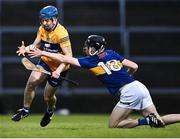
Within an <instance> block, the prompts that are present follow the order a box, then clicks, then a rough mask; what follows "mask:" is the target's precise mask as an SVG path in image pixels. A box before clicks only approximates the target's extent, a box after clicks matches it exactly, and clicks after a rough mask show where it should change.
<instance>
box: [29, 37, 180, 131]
mask: <svg viewBox="0 0 180 139" xmlns="http://www.w3.org/2000/svg"><path fill="white" fill-rule="evenodd" d="M105 46H106V41H105V38H104V37H102V36H99V35H90V36H89V37H88V38H87V40H86V41H85V46H84V52H85V54H86V55H87V56H86V57H82V58H73V57H69V56H64V55H61V54H55V53H49V52H45V51H41V50H39V49H34V50H32V51H31V52H29V56H30V57H31V58H34V57H41V56H47V57H50V58H52V59H54V60H56V61H60V62H65V63H69V64H72V65H75V66H78V67H82V68H87V69H89V70H90V71H91V72H92V73H93V74H95V76H97V78H98V79H99V80H100V81H101V82H102V83H103V84H104V85H105V86H106V87H107V89H108V90H109V92H110V93H111V94H112V95H114V94H120V99H119V102H118V103H117V104H116V106H115V107H114V109H113V111H112V113H111V116H110V119H109V127H110V128H129V127H136V126H140V125H150V126H151V127H164V126H165V125H168V124H172V123H176V122H180V114H170V115H166V116H163V117H160V116H159V114H158V112H157V110H156V108H155V106H154V104H153V102H152V99H151V96H150V94H149V91H148V89H147V88H146V86H145V85H143V84H142V83H141V82H139V81H137V80H135V79H134V78H133V77H132V75H133V73H134V72H136V70H137V69H138V65H137V64H136V63H134V62H132V61H130V60H128V59H125V58H124V57H122V56H120V55H119V54H118V53H116V52H115V51H113V50H105ZM133 110H139V111H141V113H142V116H143V118H140V119H128V116H129V114H130V113H131V112H132V111H133Z"/></svg>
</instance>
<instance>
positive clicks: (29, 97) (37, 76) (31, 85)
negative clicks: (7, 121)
mask: <svg viewBox="0 0 180 139" xmlns="http://www.w3.org/2000/svg"><path fill="white" fill-rule="evenodd" d="M45 77H46V75H45V74H43V73H40V72H36V71H32V72H31V75H30V77H29V79H28V82H27V84H26V88H25V91H24V107H23V108H22V109H19V110H18V111H17V113H16V114H15V115H13V117H12V120H13V121H19V120H21V119H22V118H24V117H26V116H28V114H29V108H30V106H31V103H32V101H33V99H34V96H35V89H36V87H37V86H38V85H39V84H40V83H41V82H42V81H43V80H44V78H45Z"/></svg>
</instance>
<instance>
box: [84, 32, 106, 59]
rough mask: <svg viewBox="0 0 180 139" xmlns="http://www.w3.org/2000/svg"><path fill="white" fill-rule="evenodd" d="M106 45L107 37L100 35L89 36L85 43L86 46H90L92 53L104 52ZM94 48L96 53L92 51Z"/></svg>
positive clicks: (90, 52)
mask: <svg viewBox="0 0 180 139" xmlns="http://www.w3.org/2000/svg"><path fill="white" fill-rule="evenodd" d="M105 46H106V40H105V38H104V37H102V36H99V35H90V36H88V38H87V39H86V41H85V43H84V47H88V49H89V54H90V55H96V54H99V53H101V52H103V51H104V50H105ZM92 49H95V52H94V53H92Z"/></svg>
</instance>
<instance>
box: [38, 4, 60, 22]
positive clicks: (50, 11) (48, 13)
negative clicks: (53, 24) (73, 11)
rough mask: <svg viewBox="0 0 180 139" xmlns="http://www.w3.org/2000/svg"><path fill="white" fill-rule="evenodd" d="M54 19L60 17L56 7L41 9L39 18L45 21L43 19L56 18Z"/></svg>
mask: <svg viewBox="0 0 180 139" xmlns="http://www.w3.org/2000/svg"><path fill="white" fill-rule="evenodd" d="M54 17H56V18H57V17H58V10H57V8H56V7H54V6H51V5H49V6H46V7H44V8H42V9H41V11H40V12H39V18H40V19H43V18H54Z"/></svg>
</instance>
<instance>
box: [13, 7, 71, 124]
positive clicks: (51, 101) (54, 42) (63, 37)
mask: <svg viewBox="0 0 180 139" xmlns="http://www.w3.org/2000/svg"><path fill="white" fill-rule="evenodd" d="M39 19H40V27H39V30H38V33H37V37H36V39H35V41H34V42H33V44H31V45H28V46H25V45H24V42H22V46H21V47H18V48H19V50H18V51H17V54H18V56H20V55H25V53H27V52H28V51H29V50H31V49H33V48H40V49H41V50H44V51H47V52H53V53H61V54H64V55H67V56H72V50H71V43H70V39H69V35H68V31H67V30H66V29H65V28H64V27H63V26H62V25H61V24H60V23H59V22H58V9H57V8H56V7H54V6H52V5H49V6H46V7H44V8H42V9H41V10H40V13H39ZM38 66H41V67H42V68H44V69H46V70H48V71H50V72H52V75H51V76H50V75H48V76H47V75H46V74H44V73H40V72H37V71H32V73H31V75H30V77H29V79H28V82H27V84H26V88H25V91H24V104H23V108H22V109H20V110H19V111H18V112H17V113H16V114H15V115H13V117H12V120H13V121H20V120H21V119H22V118H24V117H26V116H28V114H29V109H30V106H31V103H32V101H33V99H34V96H35V90H36V88H37V86H38V85H39V84H40V83H41V82H42V81H43V80H44V79H47V83H46V86H45V89H44V101H45V102H46V104H47V110H46V112H45V114H44V117H43V118H42V120H41V122H40V125H41V126H42V127H44V126H46V125H48V124H49V122H50V121H51V118H52V115H53V111H54V109H55V104H56V96H55V92H56V90H57V88H58V86H61V84H62V79H61V78H60V75H61V76H62V77H65V76H66V74H67V71H68V69H69V64H65V63H62V62H57V61H54V60H52V59H51V58H49V57H45V56H42V57H41V58H40V61H39V63H38Z"/></svg>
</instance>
